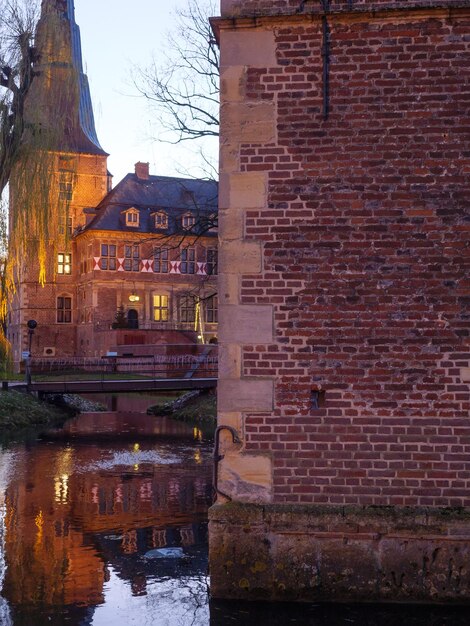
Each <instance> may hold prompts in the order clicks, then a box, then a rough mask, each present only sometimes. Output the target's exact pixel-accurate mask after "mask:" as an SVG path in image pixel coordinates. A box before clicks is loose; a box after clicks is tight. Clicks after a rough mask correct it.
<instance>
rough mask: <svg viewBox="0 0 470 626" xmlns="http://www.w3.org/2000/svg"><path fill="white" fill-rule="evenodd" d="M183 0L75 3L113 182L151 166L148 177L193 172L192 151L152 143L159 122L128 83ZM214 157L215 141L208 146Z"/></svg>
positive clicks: (159, 45)
mask: <svg viewBox="0 0 470 626" xmlns="http://www.w3.org/2000/svg"><path fill="white" fill-rule="evenodd" d="M181 5H182V6H184V0H181V2H179V3H178V2H177V1H175V0H167V1H166V2H164V1H163V0H133V2H129V0H75V18H76V22H77V24H78V26H79V27H80V33H81V39H82V53H83V64H84V70H85V73H86V74H87V76H88V80H89V83H90V90H91V98H92V102H93V109H94V114H95V125H96V130H97V134H98V139H99V140H100V143H101V146H102V147H103V149H104V150H106V152H109V153H110V156H109V159H108V169H109V170H110V172H111V173H112V174H113V175H114V180H113V183H114V184H116V183H117V182H119V180H121V178H123V177H124V176H125V174H127V173H128V172H132V171H134V163H136V162H137V161H143V162H147V161H148V162H149V163H150V173H151V174H160V175H166V176H179V175H182V174H184V173H186V171H187V170H189V171H190V172H191V173H195V171H196V170H195V168H196V166H197V164H198V163H199V161H198V157H197V155H196V152H197V150H196V147H189V146H186V145H184V144H178V145H175V146H173V145H169V144H167V143H162V142H155V141H151V137H152V135H153V136H155V134H156V133H155V125H156V124H158V119H157V117H156V114H155V113H154V112H151V111H149V109H148V106H147V103H146V101H145V99H144V98H142V97H141V96H138V95H137V93H136V90H135V87H133V85H132V80H131V76H132V68H133V67H134V66H140V67H145V66H146V65H148V64H150V62H151V60H152V56H153V55H155V58H156V59H158V58H159V56H161V51H162V50H163V49H164V46H165V33H166V32H167V31H169V30H171V28H172V24H174V21H175V15H174V10H175V8H176V7H177V6H181ZM211 149H212V151H213V154H214V155H215V154H216V146H215V143H214V144H213V145H212V146H211Z"/></svg>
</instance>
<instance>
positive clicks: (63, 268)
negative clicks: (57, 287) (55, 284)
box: [57, 252, 72, 274]
mask: <svg viewBox="0 0 470 626" xmlns="http://www.w3.org/2000/svg"><path fill="white" fill-rule="evenodd" d="M57 273H58V274H71V273H72V255H71V254H65V253H64V252H59V254H58V255H57Z"/></svg>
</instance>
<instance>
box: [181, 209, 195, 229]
mask: <svg viewBox="0 0 470 626" xmlns="http://www.w3.org/2000/svg"><path fill="white" fill-rule="evenodd" d="M195 223H196V218H195V216H194V215H193V214H192V213H185V214H184V215H183V217H182V218H181V226H182V227H183V228H184V230H191V228H194V225H195Z"/></svg>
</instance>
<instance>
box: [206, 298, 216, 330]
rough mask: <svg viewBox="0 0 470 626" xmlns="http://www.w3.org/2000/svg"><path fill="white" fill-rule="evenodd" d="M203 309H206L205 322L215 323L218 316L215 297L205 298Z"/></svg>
mask: <svg viewBox="0 0 470 626" xmlns="http://www.w3.org/2000/svg"><path fill="white" fill-rule="evenodd" d="M205 309H206V322H208V323H209V324H216V323H217V315H218V302H217V296H212V297H210V298H207V300H206V301H205Z"/></svg>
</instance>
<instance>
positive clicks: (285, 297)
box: [210, 0, 470, 602]
mask: <svg viewBox="0 0 470 626" xmlns="http://www.w3.org/2000/svg"><path fill="white" fill-rule="evenodd" d="M324 4H326V3H324ZM468 4H469V3H465V2H444V1H439V2H438V1H436V2H432V1H431V0H430V1H428V2H424V1H423V2H414V1H410V2H385V1H384V2H379V1H377V2H365V1H364V2H359V1H358V2H354V1H353V2H346V1H344V2H339V1H338V2H331V3H329V7H330V12H329V13H328V14H327V15H322V14H321V3H320V2H305V3H301V2H282V3H279V2H275V1H274V2H268V1H265V0H259V1H256V2H254V1H252V2H243V1H242V2H237V1H230V0H226V1H223V2H222V18H221V19H218V20H215V21H214V23H213V25H214V28H215V31H216V34H217V36H218V38H219V41H220V48H221V94H222V103H221V151H220V156H221V178H220V209H219V210H220V213H219V233H220V237H221V245H220V254H219V267H220V279H219V299H220V302H221V311H220V319H219V340H220V356H219V361H220V380H219V390H218V399H219V424H220V426H222V427H224V426H225V427H228V428H232V429H233V430H232V432H231V433H230V432H228V431H224V430H222V434H221V445H220V451H221V457H222V458H221V461H220V463H219V466H218V471H217V479H218V480H217V489H218V494H219V498H218V504H217V505H216V506H215V507H213V509H212V511H211V521H210V562H211V580H212V583H211V584H212V594H213V595H214V596H215V597H217V596H218V597H239V598H252V599H255V598H272V599H303V600H338V599H339V600H342V601H344V600H346V599H349V600H351V599H352V600H368V601H371V600H373V599H374V600H394V601H409V600H415V601H416V600H425V601H439V600H440V601H443V600H446V601H447V600H455V599H458V600H459V601H467V602H468V600H469V598H470V578H469V576H468V573H467V570H466V566H465V563H466V561H467V559H468V553H467V549H468V540H469V537H470V524H469V519H470V518H469V513H468V512H469V509H468V507H470V489H469V486H470V424H469V409H470V399H469V397H470V395H469V392H470V345H469V323H470V310H469V304H470V290H469V278H468V277H469V275H470V273H469V269H470V268H469V265H470V263H469V258H470V257H469V238H468V232H469V217H470V215H469V199H470V177H469V174H470V151H469V146H470V116H469V113H470V10H469V9H465V8H464V7H465V6H467V5H468ZM418 5H419V6H418ZM459 6H460V8H458V7H459ZM350 8H351V9H352V11H351V10H349V9H350ZM379 8H380V9H381V11H376V12H374V11H372V9H379ZM469 8H470V7H469ZM395 9H399V10H395ZM254 16H257V17H256V19H254ZM234 435H236V437H235V438H234V437H233V436H234ZM227 500H232V501H233V502H229V503H227ZM250 503H252V504H250ZM259 505H261V506H259ZM466 507H467V508H466ZM403 515H404V516H405V517H406V518H407V521H405V517H403ZM453 520H455V522H456V524H455V525H454V521H453ZM247 554H250V557H251V558H250V559H249V560H248V561H247V559H246V555H247ZM456 568H457V569H456ZM457 570H458V571H459V572H461V573H463V575H462V577H459V579H458V584H457V585H454V583H453V580H454V574H453V572H454V571H457ZM444 571H446V572H448V574H447V575H444V574H443V572H444ZM446 576H447V577H446ZM397 581H399V582H398V583H397Z"/></svg>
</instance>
